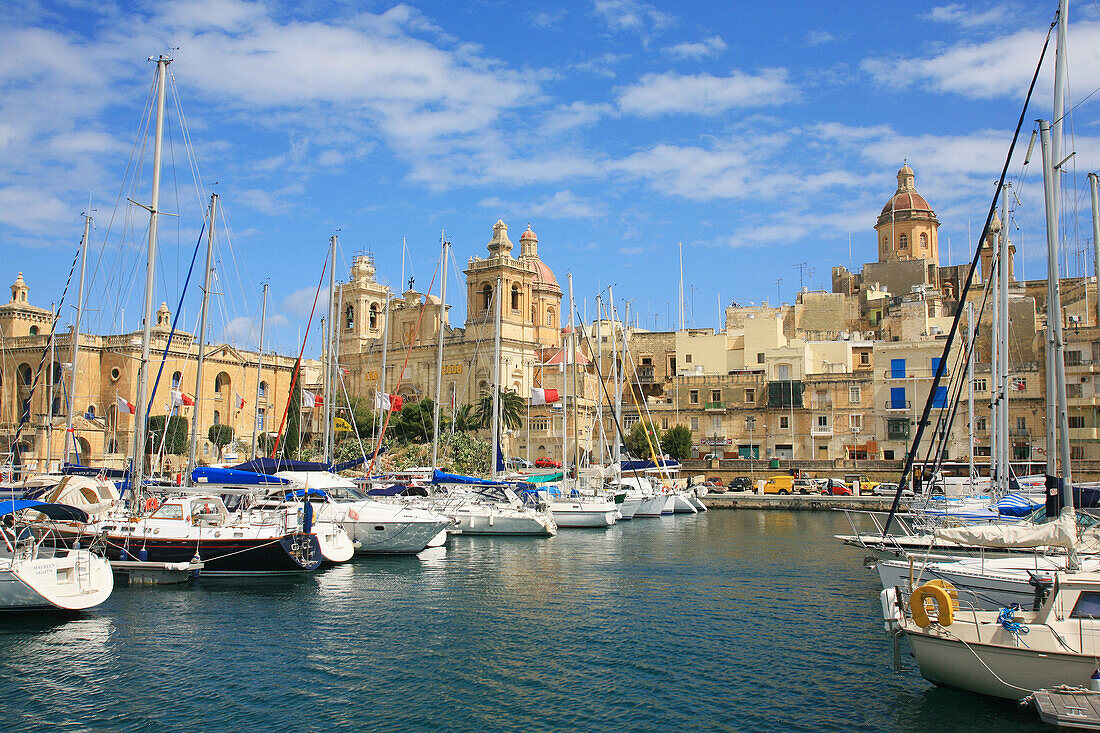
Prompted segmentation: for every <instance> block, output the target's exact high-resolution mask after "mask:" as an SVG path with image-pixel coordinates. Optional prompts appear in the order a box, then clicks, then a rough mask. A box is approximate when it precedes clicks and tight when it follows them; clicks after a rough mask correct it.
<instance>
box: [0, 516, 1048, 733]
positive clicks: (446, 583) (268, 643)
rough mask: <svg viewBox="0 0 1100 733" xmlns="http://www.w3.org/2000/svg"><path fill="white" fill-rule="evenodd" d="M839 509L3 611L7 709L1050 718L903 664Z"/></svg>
mask: <svg viewBox="0 0 1100 733" xmlns="http://www.w3.org/2000/svg"><path fill="white" fill-rule="evenodd" d="M847 528H848V524H847V522H846V521H845V520H844V519H843V518H842V517H841V516H838V515H836V514H835V513H833V512H820V513H794V512H790V513H788V512H775V511H772V512H763V511H711V512H708V513H707V514H702V515H698V516H690V517H685V516H676V517H666V518H663V519H660V520H636V521H634V522H624V523H620V524H618V525H616V526H614V527H612V528H610V529H608V530H592V531H586V530H563V531H562V532H561V533H560V534H559V535H558V536H557V537H554V538H551V539H533V538H508V539H503V538H501V539H494V538H485V537H456V538H454V540H453V541H452V543H451V544H450V545H449V546H448V547H446V548H438V549H435V550H428V551H426V552H425V553H422V554H421V555H420V556H419V557H409V558H382V559H379V558H364V559H361V560H357V561H355V562H353V563H351V564H347V565H343V566H340V567H336V568H332V569H329V570H325V571H322V572H320V573H318V574H315V575H312V576H306V577H302V578H292V579H266V580H249V581H240V580H210V579H204V580H203V581H201V582H199V583H196V584H194V585H192V586H188V587H160V588H134V589H128V588H120V589H117V590H116V592H115V593H114V595H113V596H112V597H111V598H110V600H109V601H108V602H107V603H105V604H104V605H102V606H100V607H99V608H97V609H95V610H94V611H93V612H90V613H87V614H85V615H82V616H78V617H74V618H68V619H51V618H48V617H43V616H31V617H26V616H21V617H17V616H8V617H5V618H4V619H3V622H2V623H3V625H2V627H0V679H2V680H3V681H2V682H0V710H2V711H3V712H2V716H3V723H2V727H3V728H5V729H13V730H34V731H37V730H41V731H47V730H49V731H87V730H93V731H100V730H103V731H106V730H110V731H162V730H179V731H183V730H188V731H190V730H243V729H248V728H256V727H262V729H263V730H267V731H283V730H287V731H290V730H295V731H297V730H380V731H427V730H447V731H487V730H494V731H495V730H499V731H524V732H526V731H533V730H534V731H542V730H568V731H574V730H575V731H588V730H594V731H595V730H617V731H668V730H693V731H694V730H698V731H710V730H729V731H740V730H758V731H789V730H813V731H822V730H846V731H927V730H932V729H935V730H952V731H971V730H972V731H986V730H993V729H999V730H1015V731H1020V730H1025V731H1027V730H1035V731H1040V730H1045V728H1044V727H1042V726H1041V725H1039V724H1038V722H1037V719H1036V718H1034V717H1033V716H1032V715H1031V714H1029V713H1026V712H1021V711H1018V710H1017V709H1016V708H1015V707H1014V706H1013V705H1012V704H1005V703H1004V702H999V701H991V700H990V701H987V700H984V699H981V698H977V697H975V696H972V695H967V694H964V693H959V692H954V691H951V690H944V689H938V688H934V687H933V686H932V685H930V684H928V683H927V682H925V681H923V680H922V679H921V678H920V677H919V675H918V674H917V672H916V669H915V666H914V664H913V662H912V659H911V657H909V656H908V653H907V651H903V656H902V659H903V663H904V669H903V671H902V672H901V673H900V674H895V673H894V672H893V671H892V669H891V648H890V641H889V638H888V637H887V636H886V634H885V633H884V632H883V631H882V627H881V615H880V611H879V601H878V590H879V589H878V587H877V586H876V581H875V577H874V574H873V573H872V572H871V571H868V570H866V569H865V568H864V567H863V566H862V563H861V556H860V554H859V553H858V552H857V551H855V550H853V549H851V548H845V547H842V546H840V545H839V543H837V542H836V541H835V540H834V539H833V538H832V535H833V534H835V533H838V532H843V531H845V530H846V529H847Z"/></svg>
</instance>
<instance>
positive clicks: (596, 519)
mask: <svg viewBox="0 0 1100 733" xmlns="http://www.w3.org/2000/svg"><path fill="white" fill-rule="evenodd" d="M550 514H551V515H552V516H553V517H554V521H555V522H556V523H557V525H558V527H563V528H564V527H570V528H574V527H610V526H611V525H613V524H615V522H617V521H619V512H618V511H617V510H616V509H615V505H614V504H611V503H610V502H586V501H554V502H551V503H550Z"/></svg>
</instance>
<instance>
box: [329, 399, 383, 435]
mask: <svg viewBox="0 0 1100 733" xmlns="http://www.w3.org/2000/svg"><path fill="white" fill-rule="evenodd" d="M350 403H351V415H352V417H354V418H355V419H354V422H355V429H356V430H358V431H359V437H360V438H364V439H365V438H367V436H370V435H374V428H375V425H374V421H375V419H376V415H375V412H374V409H373V405H372V404H371V401H370V400H369V399H367V398H366V397H352V398H351V400H350ZM337 414H339V415H340V416H341V417H343V418H344V419H345V420H346V419H347V417H348V414H347V412H345V411H343V410H341V411H339V412H338V413H337ZM352 437H354V435H353V436H352Z"/></svg>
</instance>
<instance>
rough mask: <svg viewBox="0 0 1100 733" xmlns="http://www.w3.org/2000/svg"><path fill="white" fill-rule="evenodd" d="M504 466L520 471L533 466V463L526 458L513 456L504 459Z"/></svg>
mask: <svg viewBox="0 0 1100 733" xmlns="http://www.w3.org/2000/svg"><path fill="white" fill-rule="evenodd" d="M504 466H505V467H506V468H508V469H509V470H512V471H522V470H524V469H526V468H534V467H535V464H534V463H531V461H529V460H527V459H526V458H516V457H513V458H509V459H508V460H506V461H504Z"/></svg>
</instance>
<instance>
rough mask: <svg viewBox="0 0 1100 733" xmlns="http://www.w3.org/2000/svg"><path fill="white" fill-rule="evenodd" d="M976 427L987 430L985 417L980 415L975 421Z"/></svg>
mask: <svg viewBox="0 0 1100 733" xmlns="http://www.w3.org/2000/svg"><path fill="white" fill-rule="evenodd" d="M974 429H975V430H977V431H979V432H985V429H986V427H985V418H984V417H979V418H978V419H977V420H975V421H974Z"/></svg>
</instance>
